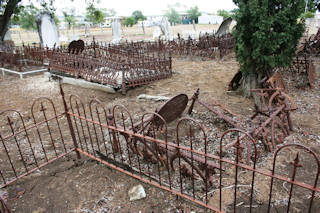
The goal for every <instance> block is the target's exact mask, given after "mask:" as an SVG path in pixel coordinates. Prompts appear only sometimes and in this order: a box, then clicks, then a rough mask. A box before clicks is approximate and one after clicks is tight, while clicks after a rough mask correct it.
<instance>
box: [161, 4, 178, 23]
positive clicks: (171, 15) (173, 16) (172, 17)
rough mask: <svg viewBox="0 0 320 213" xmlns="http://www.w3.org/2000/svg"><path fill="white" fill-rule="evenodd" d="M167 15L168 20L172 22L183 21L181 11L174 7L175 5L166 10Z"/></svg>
mask: <svg viewBox="0 0 320 213" xmlns="http://www.w3.org/2000/svg"><path fill="white" fill-rule="evenodd" d="M164 15H165V16H166V17H168V21H169V22H170V23H171V24H178V23H181V18H180V15H179V13H178V12H177V11H176V10H175V9H174V8H173V7H169V9H168V10H166V12H165V14H164Z"/></svg>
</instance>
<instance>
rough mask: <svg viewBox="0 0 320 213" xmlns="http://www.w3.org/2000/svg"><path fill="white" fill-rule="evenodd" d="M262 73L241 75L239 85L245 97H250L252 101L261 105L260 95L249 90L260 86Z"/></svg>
mask: <svg viewBox="0 0 320 213" xmlns="http://www.w3.org/2000/svg"><path fill="white" fill-rule="evenodd" d="M263 77H264V75H262V74H261V73H251V74H248V75H246V76H242V80H241V87H240V89H241V90H242V93H243V95H244V96H245V97H247V98H249V97H252V98H253V99H254V103H255V104H256V105H257V106H258V107H261V100H260V96H259V95H258V94H257V93H256V92H253V91H251V90H252V89H258V88H262V86H263V85H262V79H263Z"/></svg>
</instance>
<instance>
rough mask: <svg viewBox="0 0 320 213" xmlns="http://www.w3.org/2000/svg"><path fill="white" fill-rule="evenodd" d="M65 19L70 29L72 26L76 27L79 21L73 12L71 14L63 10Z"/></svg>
mask: <svg viewBox="0 0 320 213" xmlns="http://www.w3.org/2000/svg"><path fill="white" fill-rule="evenodd" d="M63 16H64V21H65V22H66V23H67V24H68V29H69V30H70V29H71V27H74V26H75V25H76V23H77V19H76V17H75V16H74V15H73V12H71V14H68V13H67V12H65V11H63Z"/></svg>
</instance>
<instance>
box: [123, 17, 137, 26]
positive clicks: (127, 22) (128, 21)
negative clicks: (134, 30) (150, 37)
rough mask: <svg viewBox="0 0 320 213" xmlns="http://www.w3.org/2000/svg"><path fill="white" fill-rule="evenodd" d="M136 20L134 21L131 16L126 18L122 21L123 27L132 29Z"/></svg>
mask: <svg viewBox="0 0 320 213" xmlns="http://www.w3.org/2000/svg"><path fill="white" fill-rule="evenodd" d="M135 21H136V20H135V19H134V17H133V16H130V17H127V18H126V19H125V20H124V23H123V24H124V25H125V26H126V27H132V26H133V25H134V24H135V23H136V22H135Z"/></svg>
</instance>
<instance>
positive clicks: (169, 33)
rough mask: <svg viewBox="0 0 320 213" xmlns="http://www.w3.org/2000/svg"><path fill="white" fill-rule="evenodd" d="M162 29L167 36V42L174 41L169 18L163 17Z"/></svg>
mask: <svg viewBox="0 0 320 213" xmlns="http://www.w3.org/2000/svg"><path fill="white" fill-rule="evenodd" d="M160 28H161V31H162V33H163V34H164V35H165V37H166V39H167V40H172V39H173V34H172V30H171V28H170V23H169V21H168V18H167V17H163V18H162V20H161V22H160Z"/></svg>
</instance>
